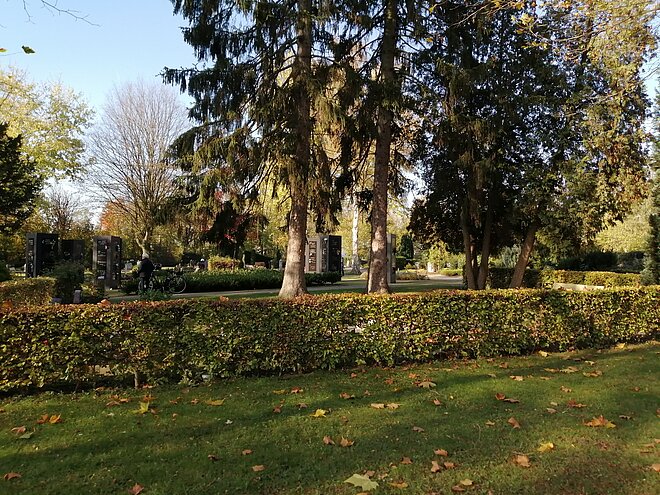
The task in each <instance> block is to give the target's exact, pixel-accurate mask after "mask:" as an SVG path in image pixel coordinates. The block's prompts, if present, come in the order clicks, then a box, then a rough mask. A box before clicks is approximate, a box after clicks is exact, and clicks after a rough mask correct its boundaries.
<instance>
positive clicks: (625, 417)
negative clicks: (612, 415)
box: [619, 414, 632, 420]
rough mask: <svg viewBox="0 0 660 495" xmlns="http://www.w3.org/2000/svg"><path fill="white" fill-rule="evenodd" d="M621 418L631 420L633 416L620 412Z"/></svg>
mask: <svg viewBox="0 0 660 495" xmlns="http://www.w3.org/2000/svg"><path fill="white" fill-rule="evenodd" d="M619 418H621V419H625V420H631V419H632V416H627V415H625V414H619Z"/></svg>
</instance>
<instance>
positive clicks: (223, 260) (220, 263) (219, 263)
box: [208, 256, 241, 270]
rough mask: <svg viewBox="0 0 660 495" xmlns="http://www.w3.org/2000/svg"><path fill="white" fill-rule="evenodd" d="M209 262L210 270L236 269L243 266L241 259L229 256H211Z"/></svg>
mask: <svg viewBox="0 0 660 495" xmlns="http://www.w3.org/2000/svg"><path fill="white" fill-rule="evenodd" d="M208 262H209V270H235V269H236V268H239V267H240V266H241V260H235V259H234V258H230V257H228V256H211V257H210V258H209V259H208Z"/></svg>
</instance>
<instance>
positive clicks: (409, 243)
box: [397, 234, 415, 260]
mask: <svg viewBox="0 0 660 495" xmlns="http://www.w3.org/2000/svg"><path fill="white" fill-rule="evenodd" d="M397 251H398V252H397V254H398V255H399V256H403V257H404V258H406V259H408V260H411V259H413V258H414V257H415V249H414V246H413V240H412V237H411V236H410V235H408V234H403V235H402V236H401V242H400V243H399V248H398V249H397Z"/></svg>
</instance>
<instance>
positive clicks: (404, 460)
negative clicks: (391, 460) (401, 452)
mask: <svg viewBox="0 0 660 495" xmlns="http://www.w3.org/2000/svg"><path fill="white" fill-rule="evenodd" d="M412 463H413V462H412V459H411V458H410V457H402V458H401V464H412Z"/></svg>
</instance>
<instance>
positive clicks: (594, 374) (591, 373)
mask: <svg viewBox="0 0 660 495" xmlns="http://www.w3.org/2000/svg"><path fill="white" fill-rule="evenodd" d="M582 374H583V375H584V376H588V377H590V378H596V377H598V376H602V375H603V372H602V371H598V370H596V371H589V372H584V373H582Z"/></svg>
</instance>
